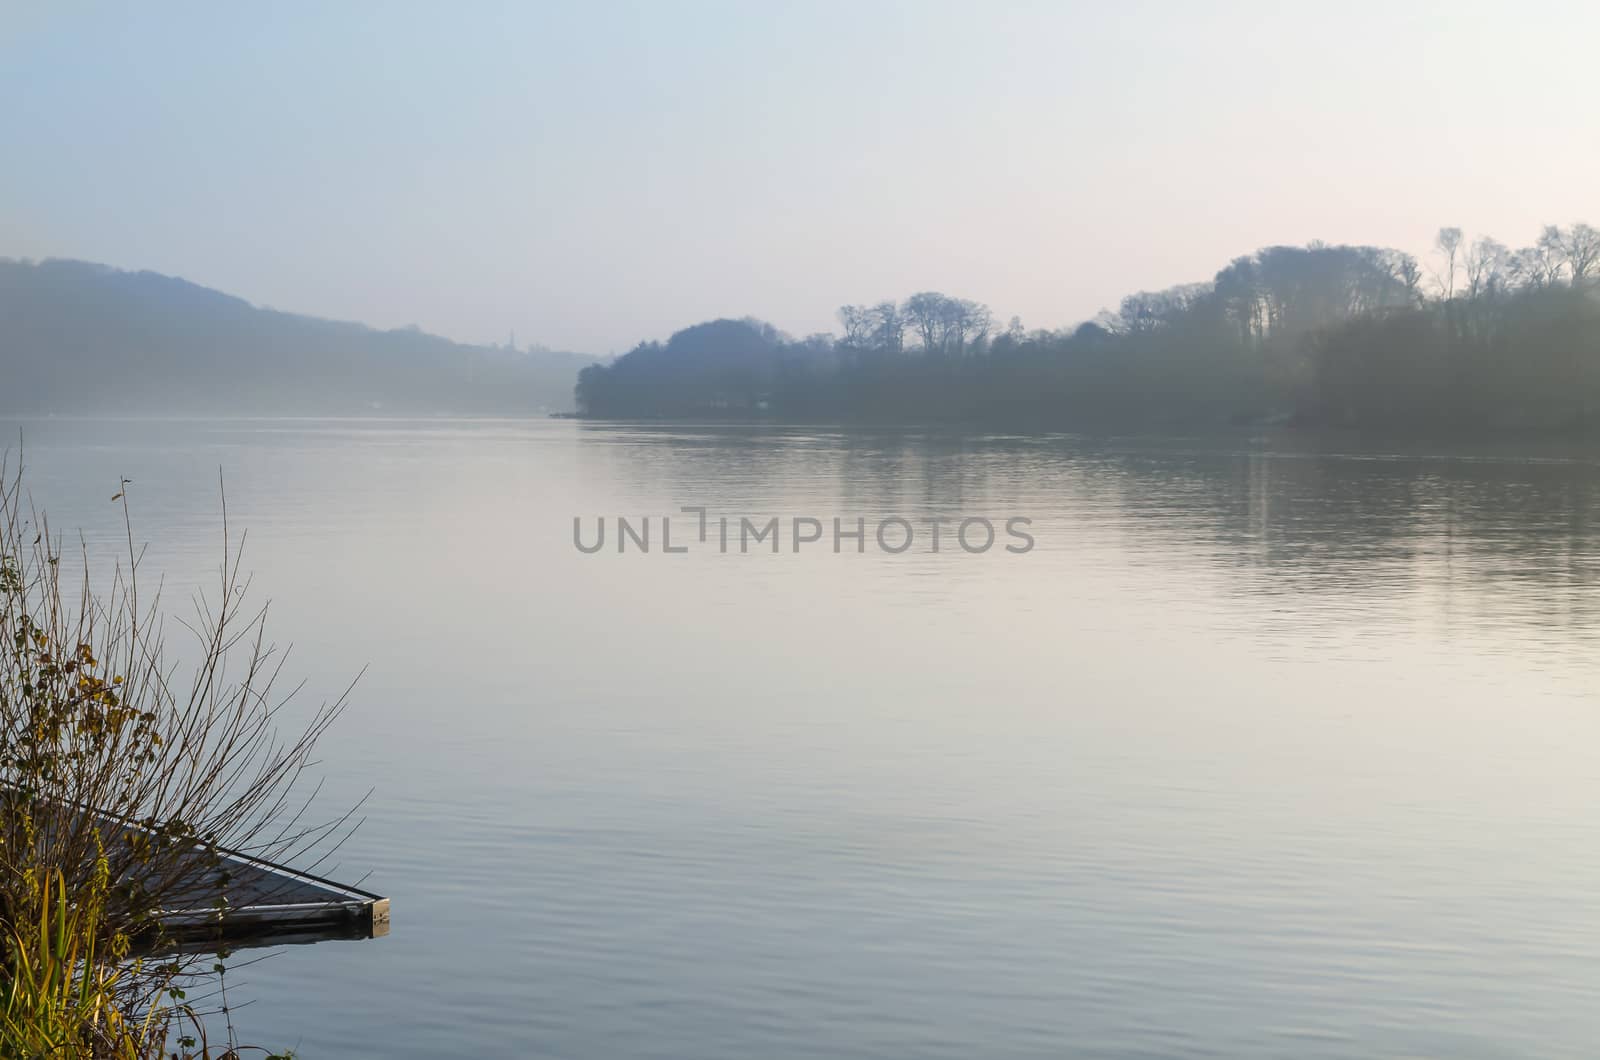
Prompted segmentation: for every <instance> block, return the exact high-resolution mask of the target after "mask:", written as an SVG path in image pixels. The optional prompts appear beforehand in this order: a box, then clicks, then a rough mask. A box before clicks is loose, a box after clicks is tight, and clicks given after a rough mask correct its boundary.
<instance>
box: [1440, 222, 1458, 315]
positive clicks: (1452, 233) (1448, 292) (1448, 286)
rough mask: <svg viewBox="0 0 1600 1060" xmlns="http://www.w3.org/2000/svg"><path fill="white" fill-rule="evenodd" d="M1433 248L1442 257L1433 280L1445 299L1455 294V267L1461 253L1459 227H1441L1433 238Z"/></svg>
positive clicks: (1447, 299)
mask: <svg viewBox="0 0 1600 1060" xmlns="http://www.w3.org/2000/svg"><path fill="white" fill-rule="evenodd" d="M1433 246H1434V249H1436V250H1438V252H1439V254H1440V256H1441V257H1442V258H1443V259H1444V260H1443V264H1442V267H1441V268H1440V269H1439V271H1437V272H1435V273H1434V282H1435V283H1436V284H1437V285H1438V287H1439V293H1440V294H1441V295H1443V296H1444V298H1445V300H1446V301H1449V300H1450V299H1452V298H1454V297H1455V296H1456V269H1457V267H1458V264H1459V259H1460V255H1461V229H1459V228H1441V229H1439V234H1438V235H1437V236H1435V237H1434V240H1433Z"/></svg>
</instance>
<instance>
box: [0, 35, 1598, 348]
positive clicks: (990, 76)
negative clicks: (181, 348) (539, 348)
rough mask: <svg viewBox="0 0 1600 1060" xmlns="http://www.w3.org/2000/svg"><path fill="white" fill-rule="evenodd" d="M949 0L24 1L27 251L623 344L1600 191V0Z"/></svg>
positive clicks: (432, 328) (308, 307)
mask: <svg viewBox="0 0 1600 1060" xmlns="http://www.w3.org/2000/svg"><path fill="white" fill-rule="evenodd" d="M847 10H848V11H850V12H851V14H850V17H848V18H846V17H844V15H845V12H846V11H847ZM1380 12H1381V13H1382V14H1380ZM944 14H954V12H950V11H945V10H944V9H940V8H938V7H935V6H920V5H899V4H887V5H882V6H875V7H871V8H868V9H866V10H858V9H854V8H849V9H847V8H844V7H835V6H826V5H824V6H814V7H806V8H797V9H792V10H789V11H784V12H768V11H764V10H755V9H742V8H740V7H738V6H734V5H721V4H708V5H695V6H692V7H672V8H667V7H652V6H650V5H631V4H619V5H610V6H600V7H596V8H590V9H584V10H582V11H579V10H560V9H550V8H540V9H520V8H509V7H489V8H480V9H478V10H477V12H476V13H475V15H473V16H471V17H470V20H469V21H468V22H466V23H464V24H463V25H462V26H460V27H457V28H459V29H463V30H466V31H467V32H462V33H454V34H444V33H440V32H438V30H439V27H438V26H436V25H435V24H434V23H433V21H432V20H431V19H429V18H427V17H425V16H424V15H423V14H422V13H421V12H419V11H417V10H415V9H412V10H409V11H404V10H403V11H397V12H394V13H392V14H391V15H389V16H388V17H383V18H378V17H376V16H368V15H363V14H361V13H358V12H353V11H347V12H326V13H322V14H321V16H320V17H319V18H318V20H317V24H316V32H315V33H307V32H305V21H306V18H307V12H305V11H304V10H300V11H296V10H294V9H286V10H285V11H284V13H283V15H282V17H281V18H280V19H277V20H275V21H273V22H270V23H265V24H257V23H255V22H251V21H247V20H246V17H245V16H244V15H242V14H241V13H230V12H226V11H217V10H213V9H209V8H195V9H193V10H192V11H191V12H190V15H191V17H190V18H189V19H188V20H187V21H186V23H185V24H184V25H183V26H182V28H181V29H178V30H173V29H171V28H170V27H166V26H159V25H158V24H157V23H155V22H154V21H148V20H144V19H141V18H139V17H138V16H136V15H134V14H133V13H132V12H120V13H119V12H100V13H97V14H95V15H93V16H91V15H89V14H87V13H83V14H79V15H76V16H74V15H72V14H71V13H65V14H59V13H58V17H54V18H44V17H42V16H41V15H39V14H30V13H22V14H21V15H20V17H19V18H18V19H17V20H15V21H14V24H13V26H12V27H11V35H10V40H9V43H7V44H5V45H0V47H4V49H5V54H6V58H7V61H6V62H5V63H4V64H3V65H0V88H3V89H5V91H6V92H7V94H8V96H9V97H10V98H14V99H17V100H19V101H20V102H21V104H22V105H21V106H19V107H17V108H14V109H13V110H12V111H11V113H9V114H8V115H7V116H6V117H4V118H0V135H3V137H4V140H5V142H6V143H7V145H8V150H9V153H10V154H11V155H12V157H15V158H19V159H27V160H28V164H26V165H19V166H12V167H7V171H6V172H5V173H4V174H0V193H3V198H4V200H5V201H7V202H8V203H9V204H10V209H8V210H6V211H0V255H9V256H12V257H17V258H44V257H63V258H75V259H80V260H87V261H101V262H109V263H113V264H115V265H118V266H119V267H126V268H133V269H150V270H153V271H157V272H160V273H163V274H167V275H176V276H183V277H187V278H190V279H193V280H195V281H196V282H199V283H203V284H204V285H206V286H210V287H215V288H218V289H221V290H226V291H230V292H235V293H238V294H240V295H242V296H244V297H247V298H249V299H250V300H251V301H252V302H255V303H257V304H261V305H270V306H277V307H281V308H285V309H290V310H293V311H295V312H299V313H306V314H310V315H315V316H321V317H327V318H332V319H354V320H361V321H363V322H365V323H368V324H370V325H371V326H374V327H377V328H380V329H389V328H396V327H403V326H406V325H410V324H414V325H416V326H418V327H420V328H421V329H423V330H425V331H428V332H430V333H435V334H440V335H444V336H447V337H450V338H452V339H454V340H456V341H459V342H467V343H471V344H491V343H495V344H498V343H502V342H504V341H505V338H506V336H507V335H509V334H510V333H512V332H515V333H516V334H517V335H518V336H526V337H527V338H526V341H533V342H537V343H540V344H543V345H545V346H548V347H550V348H553V349H573V350H581V351H584V352H588V353H592V354H596V355H601V356H605V355H611V354H620V353H622V352H623V351H625V350H626V349H628V348H629V347H631V346H632V345H633V344H634V343H636V342H638V341H640V340H642V339H646V338H650V337H656V336H662V335H666V334H669V333H671V332H672V331H674V330H676V329H677V328H679V327H682V326H684V325H685V324H687V323H691V322H693V321H697V320H707V319H714V318H717V317H721V316H730V315H735V316H737V315H745V314H749V315H754V316H757V317H759V318H761V319H763V320H768V321H771V322H773V323H774V324H776V325H777V326H779V327H780V328H782V329H783V330H785V331H787V332H789V333H791V334H794V335H805V334H809V333H812V332H816V331H824V330H832V329H833V328H834V327H835V326H836V325H835V323H834V321H833V318H832V312H833V309H834V307H836V306H838V305H843V304H847V303H850V302H853V301H858V300H860V299H861V298H864V297H874V296H879V297H886V296H889V295H890V294H891V293H892V292H897V291H898V292H908V291H916V290H928V289H932V290H947V291H959V292H962V294H963V295H964V296H966V297H971V298H975V299H977V300H979V301H982V302H984V303H986V304H988V305H990V306H993V307H995V310H996V312H997V313H999V314H1002V318H1005V317H1009V316H1011V315H1017V316H1020V317H1021V318H1022V320H1023V321H1024V323H1025V324H1027V325H1029V326H1046V327H1057V326H1064V325H1067V324H1070V323H1072V322H1075V321H1079V320H1086V319H1090V318H1092V317H1093V316H1094V315H1095V314H1096V313H1097V312H1099V311H1100V310H1101V309H1103V308H1107V307H1110V306H1114V305H1115V303H1116V301H1117V300H1118V299H1119V298H1121V297H1122V296H1123V295H1124V294H1126V293H1128V292H1131V291H1135V290H1143V289H1150V290H1155V289H1161V288H1165V287H1169V286H1172V285H1173V284H1177V283H1181V282H1186V281H1189V280H1192V279H1196V278H1199V277H1203V276H1207V275H1210V274H1211V273H1212V272H1214V271H1215V269H1216V268H1217V267H1218V266H1219V263H1222V262H1226V261H1227V260H1229V259H1231V258H1232V257H1234V256H1237V255H1239V254H1244V253H1249V252H1251V251H1253V250H1254V249H1256V248H1259V247H1264V246H1269V245H1274V244H1287V245H1296V246H1298V245H1304V244H1306V243H1309V242H1311V241H1314V240H1318V239H1321V240H1328V241H1330V242H1349V243H1360V244H1371V245H1378V246H1392V247H1397V248H1399V249H1402V250H1406V251H1408V252H1411V253H1413V254H1417V255H1419V256H1421V255H1422V254H1423V252H1424V251H1425V250H1426V248H1427V247H1428V245H1429V244H1430V243H1431V240H1432V235H1433V232H1434V231H1435V230H1436V229H1437V228H1439V227H1440V226H1444V225H1457V224H1461V225H1466V226H1469V227H1468V232H1469V236H1475V235H1478V234H1489V235H1494V236H1497V237H1498V238H1500V239H1503V240H1510V239H1514V238H1521V237H1522V235H1523V234H1525V233H1536V232H1537V231H1539V229H1540V228H1541V227H1542V226H1543V225H1546V224H1553V223H1560V224H1566V223H1570V222H1571V221H1572V220H1574V219H1579V218H1582V217H1584V216H1586V215H1592V213H1593V210H1592V207H1591V203H1592V197H1591V192H1590V191H1589V189H1591V188H1593V187H1594V186H1595V184H1596V183H1597V180H1600V148H1597V147H1596V146H1595V143H1596V141H1595V140H1594V139H1593V138H1592V137H1590V138H1585V137H1582V136H1573V135H1570V133H1569V130H1574V129H1580V128H1584V127H1586V126H1592V116H1591V115H1590V114H1589V108H1588V106H1587V103H1586V101H1587V99H1588V98H1589V96H1590V94H1591V92H1590V86H1589V84H1588V80H1589V78H1588V73H1587V71H1588V69H1589V67H1590V65H1591V60H1592V56H1590V55H1589V54H1588V45H1587V43H1586V42H1587V41H1590V40H1592V39H1594V37H1595V36H1596V35H1597V34H1600V14H1597V13H1596V11H1595V10H1594V9H1593V8H1592V6H1588V5H1571V6H1553V7H1542V8H1538V9H1530V10H1527V11H1523V12H1518V14H1517V16H1516V17H1514V18H1513V17H1510V16H1509V15H1508V14H1507V13H1506V12H1505V11H1504V10H1502V9H1499V8H1497V7H1495V6H1493V5H1488V4H1479V5H1463V4H1454V5H1449V6H1448V7H1431V6H1427V7H1417V8H1413V9H1409V10H1403V11H1394V10H1393V9H1391V8H1386V7H1374V8H1372V9H1371V10H1370V11H1368V10H1364V9H1361V8H1343V9H1340V10H1339V11H1338V12H1335V11H1333V10H1332V9H1330V10H1327V11H1320V12H1312V11H1309V10H1307V9H1295V10H1290V9H1283V10H1278V9H1273V8H1269V7H1259V6H1237V7H1233V8H1230V9H1227V10H1216V11H1207V12H1198V11H1194V10H1185V9H1181V8H1169V7H1164V6H1160V5H1140V6H1138V7H1135V8H1131V9H1126V10H1123V11H1120V12H1118V13H1111V12H1107V11H1101V10H1098V9H1069V8H1016V9H1011V10H1010V11H1008V12H1006V13H1004V14H1002V15H1000V16H999V17H996V18H994V19H991V20H968V19H963V18H961V17H959V16H956V17H942V16H943V15H944ZM1357 57H1359V61H1358V58H1357ZM412 71H425V72H426V73H427V75H428V76H426V77H423V78H415V77H412V76H410V72H412ZM953 71H960V75H959V76H954V75H952V73H951V72H953ZM1369 72H1375V73H1376V74H1377V75H1378V76H1371V73H1369ZM202 84H203V85H205V86H206V90H205V91H204V92H203V93H196V92H194V91H192V89H193V88H194V87H195V86H197V85H202ZM1267 85H1270V86H1271V89H1270V91H1267V90H1265V88H1264V86H1267ZM63 128H71V129H73V130H74V135H73V136H71V137H64V136H62V135H61V132H60V130H61V129H63ZM444 130H448V133H446V132H445V131H444ZM197 133H198V135H197ZM91 145H92V147H91ZM1357 145H1359V147H1357ZM1491 145H1492V148H1491ZM108 174H115V175H116V176H115V179H114V180H108V179H105V176H106V175H108ZM219 211H226V220H225V221H223V222H219V220H218V218H219V217H222V216H223V215H222V214H221V213H220V212H219ZM875 293H876V294H875Z"/></svg>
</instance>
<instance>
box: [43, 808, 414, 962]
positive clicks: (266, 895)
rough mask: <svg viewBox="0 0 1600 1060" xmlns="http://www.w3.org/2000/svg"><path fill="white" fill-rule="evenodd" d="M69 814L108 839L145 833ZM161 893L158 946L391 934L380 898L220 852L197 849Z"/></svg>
mask: <svg viewBox="0 0 1600 1060" xmlns="http://www.w3.org/2000/svg"><path fill="white" fill-rule="evenodd" d="M68 812H69V813H73V814H86V815H87V816H88V817H89V818H90V819H91V820H92V821H93V822H94V824H93V827H94V829H95V830H96V831H97V832H99V833H100V835H101V836H102V837H104V838H105V839H107V840H108V841H110V840H113V837H120V838H122V839H124V840H127V839H130V838H131V835H130V833H137V832H147V831H148V829H147V828H146V827H145V826H144V825H143V824H140V823H139V822H137V821H134V820H132V819H130V818H127V817H122V816H119V815H115V814H109V813H105V812H104V811H101V810H96V809H92V808H89V807H84V806H76V807H74V808H73V809H71V810H70V811H68ZM213 855H214V857H213ZM202 861H203V862H204V864H202V863H201V862H202ZM161 893H162V895H163V898H162V905H161V907H160V908H159V909H158V910H157V912H156V914H155V920H156V923H157V925H159V926H158V928H157V929H156V930H154V931H153V932H152V933H153V934H154V935H155V936H157V938H158V939H159V943H158V944H159V945H162V946H167V945H172V946H177V947H178V948H181V949H196V948H201V947H204V946H205V945H206V944H219V943H227V944H229V945H233V946H238V945H258V946H277V945H285V944H292V943H305V942H321V941H323V940H328V939H369V938H377V937H380V936H383V935H387V934H388V933H389V899H387V898H385V897H384V896H383V895H381V894H375V893H373V892H372V891H368V890H363V889H362V888H360V887H354V886H351V885H349V884H344V883H337V882H335V881H333V880H330V879H326V878H324V877H321V876H314V875H312V874H311V873H309V872H302V871H300V870H298V869H294V868H290V867H289V866H287V865H278V864H275V863H273V862H271V861H267V860H265V859H263V858H258V857H254V856H252V855H250V854H246V853H242V852H240V851H238V850H230V849H228V848H226V847H215V848H213V849H212V850H211V851H209V852H207V853H206V855H205V857H204V858H203V859H202V858H201V857H200V851H199V849H198V848H197V849H196V864H195V866H194V870H193V874H192V882H182V881H180V882H178V884H177V886H165V887H162V888H161Z"/></svg>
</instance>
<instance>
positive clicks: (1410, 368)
mask: <svg viewBox="0 0 1600 1060" xmlns="http://www.w3.org/2000/svg"><path fill="white" fill-rule="evenodd" d="M838 319H839V322H840V325H841V328H842V333H841V334H839V335H835V334H833V333H819V334H815V335H809V336H806V337H805V338H801V339H795V338H792V337H790V336H788V335H785V334H783V333H782V332H780V331H778V330H777V329H776V328H775V327H773V326H772V325H770V324H767V323H765V322H763V321H760V320H756V319H754V318H744V319H741V320H732V319H720V320H714V321H708V322H706V323H702V324H696V325H694V326H692V327H689V328H685V329H683V330H682V331H679V332H677V333H675V334H674V335H672V336H671V337H670V338H669V339H668V340H667V341H666V342H664V343H663V342H642V343H640V344H639V345H638V346H636V347H635V348H634V349H633V350H631V351H630V352H628V353H627V354H625V355H623V356H621V357H619V358H617V359H616V360H615V361H613V362H611V363H609V364H597V365H592V366H589V367H586V368H584V369H583V370H582V371H581V372H580V374H579V378H578V383H577V386H576V388H575V397H576V400H577V405H578V412H577V415H578V416H579V417H581V418H589V419H662V420H673V419H725V420H766V419H776V420H787V421H808V422H836V423H871V424H911V423H919V424H936V423H963V424H973V425H985V426H991V427H1001V428H1009V429H1057V430H1061V429H1066V430H1108V429H1109V430H1134V431H1143V430H1172V429H1178V430H1193V429H1206V428H1215V427H1227V426H1235V427H1241V426H1250V427H1271V426H1285V427H1314V428H1323V429H1355V430H1379V431H1385V432H1392V433H1430V434H1442V435H1480V434H1501V433H1544V434H1571V433H1586V432H1595V431H1600V231H1597V230H1596V229H1594V228H1593V227H1591V226H1590V225H1588V224H1584V223H1576V224H1573V225H1570V226H1567V227H1559V226H1549V227H1546V228H1545V229H1544V231H1543V232H1542V233H1540V234H1539V236H1538V238H1537V239H1536V240H1535V241H1534V242H1533V243H1531V244H1530V245H1528V246H1526V247H1523V248H1521V249H1516V250H1513V249H1511V248H1509V247H1507V246H1506V245H1504V244H1502V243H1500V242H1498V241H1496V240H1494V239H1492V238H1489V237H1481V238H1477V239H1473V240H1470V241H1469V240H1467V239H1466V237H1465V236H1464V235H1463V233H1462V231H1461V230H1460V229H1458V228H1445V229H1441V230H1440V231H1439V233H1438V237H1437V239H1436V242H1435V246H1434V251H1433V254H1432V255H1431V257H1430V260H1429V261H1428V262H1427V263H1423V262H1420V261H1418V259H1416V258H1415V257H1413V256H1412V255H1410V254H1407V253H1404V252H1402V251H1397V250H1391V249H1386V248H1381V247H1372V246H1345V245H1339V246H1333V245H1327V244H1323V243H1312V244H1309V245H1307V246H1305V247H1291V246H1272V247H1267V248H1265V249H1262V250H1260V251H1257V252H1256V253H1254V254H1251V255H1246V256H1243V257H1240V258H1236V259H1234V260H1233V261H1232V262H1230V263H1229V264H1228V265H1227V266H1226V267H1224V268H1223V269H1221V270H1220V271H1219V272H1218V273H1217V274H1216V275H1215V276H1214V277H1213V278H1212V279H1211V280H1208V281H1205V282H1200V283H1192V284H1184V285H1180V286H1177V287H1172V288H1168V289H1167V290H1164V291H1156V292H1139V293H1137V294H1132V295H1129V296H1127V297H1126V298H1124V299H1123V300H1122V302H1121V304H1120V305H1119V307H1118V309H1117V310H1116V311H1115V312H1110V311H1107V312H1102V313H1101V314H1100V315H1099V316H1097V317H1096V318H1095V319H1094V320H1091V321H1086V322H1084V323H1082V324H1079V325H1077V326H1075V327H1071V328H1065V329H1060V330H1028V329H1026V328H1024V327H1023V325H1022V322H1021V321H1020V320H1018V319H1017V318H1015V317H1013V318H1012V319H1011V321H1010V322H1009V324H1007V325H1006V326H1004V327H998V326H997V325H996V323H995V319H994V315H993V313H992V312H991V311H990V310H989V308H988V307H987V306H985V305H982V304H980V303H978V302H974V301H971V300H968V299H962V298H955V297H950V296H947V295H944V294H940V293H937V292H922V293H919V294H914V295H912V296H910V297H909V298H907V299H905V300H904V301H900V302H895V301H884V302H879V303H876V304H872V305H847V306H844V307H842V308H841V309H840V310H839V312H838Z"/></svg>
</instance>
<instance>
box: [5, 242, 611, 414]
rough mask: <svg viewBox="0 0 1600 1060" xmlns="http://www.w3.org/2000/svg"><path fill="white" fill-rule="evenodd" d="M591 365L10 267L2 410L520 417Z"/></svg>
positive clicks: (67, 264) (182, 284)
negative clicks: (508, 415)
mask: <svg viewBox="0 0 1600 1060" xmlns="http://www.w3.org/2000/svg"><path fill="white" fill-rule="evenodd" d="M593 362H594V358H592V357H588V356H585V355H582V354H573V353H548V352H530V353H518V352H513V351H511V350H506V349H498V348H494V347H485V346H466V345H462V344H460V343H456V342H451V341H450V340H448V339H443V338H440V337H438V336H436V335H429V334H426V333H424V332H422V331H419V330H417V329H415V328H403V329H400V330H396V331H376V330H374V329H372V328H369V327H365V326H363V325H360V324H350V323H342V322H339V321H332V320H321V319H318V318H316V317H307V316H298V315H296V314H293V313H280V312H277V311H276V310H271V309H260V308H257V307H255V306H253V305H251V304H250V303H249V302H246V301H244V300H243V299H240V298H235V297H233V296H231V295H226V294H223V293H221V292H220V291H213V290H211V289H209V288H205V287H200V286H198V285H196V284H193V283H189V282H188V281H186V280H181V279H176V278H174V277H171V276H161V275H158V274H156V273H153V272H124V271H122V270H119V269H113V268H110V267H108V266H105V265H95V264H91V263H88V262H81V261H42V262H38V263H32V262H23V261H15V260H8V259H0V412H4V413H24V414H39V413H62V414H71V413H96V414H113V413H119V412H120V413H130V414H146V413H206V412H214V413H230V414H264V415H270V414H285V415H319V414H357V413H365V414H386V413H403V414H434V413H463V414H471V413H479V414H519V413H536V412H540V411H559V410H565V409H570V408H571V407H572V387H573V382H574V380H575V379H576V377H577V374H578V372H579V370H580V369H582V368H583V367H584V366H586V365H588V364H591V363H593Z"/></svg>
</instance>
